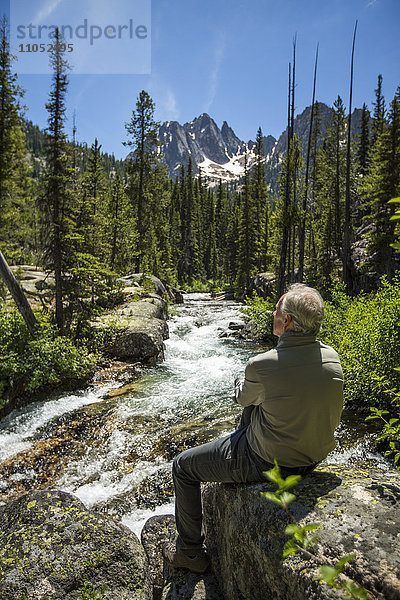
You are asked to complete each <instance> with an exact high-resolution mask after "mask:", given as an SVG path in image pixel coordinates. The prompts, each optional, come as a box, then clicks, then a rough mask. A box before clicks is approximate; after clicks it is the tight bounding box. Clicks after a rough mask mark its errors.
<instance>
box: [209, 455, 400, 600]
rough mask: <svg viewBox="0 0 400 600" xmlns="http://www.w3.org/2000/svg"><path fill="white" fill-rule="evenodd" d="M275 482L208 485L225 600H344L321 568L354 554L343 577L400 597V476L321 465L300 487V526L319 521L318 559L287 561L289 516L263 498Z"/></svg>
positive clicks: (384, 599)
mask: <svg viewBox="0 0 400 600" xmlns="http://www.w3.org/2000/svg"><path fill="white" fill-rule="evenodd" d="M274 489H276V488H275V486H274V485H273V484H272V483H269V482H266V483H260V484H252V485H249V484H242V485H236V484H218V483H211V484H207V485H205V486H204V488H203V494H202V498H203V512H204V525H205V530H206V544H207V547H208V550H209V553H210V557H211V563H212V567H213V570H214V573H215V574H216V575H217V577H218V580H219V583H220V585H221V588H222V590H223V594H224V597H225V598H226V600H265V599H266V598H273V599H274V600H304V599H305V598H307V599H322V600H328V598H329V599H332V598H338V599H339V598H343V594H342V592H341V591H339V590H332V589H331V588H330V587H328V586H327V585H326V584H325V583H321V582H320V580H319V578H318V575H319V566H320V564H327V563H333V564H334V565H335V564H336V563H337V562H338V561H339V559H340V558H342V557H343V556H345V555H348V554H351V553H353V552H354V553H355V555H356V556H355V558H354V560H353V561H351V562H350V563H348V565H347V566H346V567H345V569H344V573H345V575H346V576H347V577H349V578H350V580H352V581H354V582H355V583H356V584H357V585H360V586H362V587H364V588H365V589H366V590H368V591H369V592H371V593H372V594H373V596H371V597H373V598H376V599H377V600H399V598H400V560H399V540H400V474H399V473H398V472H397V471H392V470H380V469H377V468H370V467H369V466H366V465H354V466H349V467H348V466H343V465H328V464H323V465H320V466H319V467H318V468H317V470H316V471H315V472H314V473H312V474H310V475H308V476H307V477H304V478H303V479H302V480H301V482H300V483H299V484H298V485H297V487H296V488H294V493H295V495H296V501H295V502H293V503H292V504H290V509H291V511H292V513H293V514H294V516H295V518H296V520H297V521H299V522H300V524H301V525H305V524H309V523H320V524H321V525H322V529H320V530H318V532H317V533H318V536H319V539H318V541H317V543H316V544H315V546H314V551H315V554H316V559H315V560H313V561H309V560H305V559H304V557H303V556H302V555H300V554H297V555H291V556H290V557H289V558H288V559H287V560H286V561H285V562H282V561H281V557H282V550H283V546H284V544H285V542H286V540H287V539H289V538H288V536H287V535H286V534H285V533H284V530H285V527H286V525H287V524H288V523H289V517H288V515H287V513H286V512H285V511H284V510H283V509H282V508H281V507H280V506H278V505H276V504H273V503H272V502H270V501H268V500H266V499H265V498H264V497H262V496H261V495H260V492H262V491H267V490H269V491H273V490H274Z"/></svg>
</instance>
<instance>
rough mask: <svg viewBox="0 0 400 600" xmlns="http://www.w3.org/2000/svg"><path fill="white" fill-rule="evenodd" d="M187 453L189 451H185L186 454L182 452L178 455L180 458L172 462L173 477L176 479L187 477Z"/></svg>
mask: <svg viewBox="0 0 400 600" xmlns="http://www.w3.org/2000/svg"><path fill="white" fill-rule="evenodd" d="M186 453H187V450H185V451H184V452H181V453H180V454H178V456H175V458H174V460H173V462H172V477H173V478H174V479H175V478H177V477H178V478H181V477H185V475H187V469H186V468H185V467H187V462H188V461H187V457H186Z"/></svg>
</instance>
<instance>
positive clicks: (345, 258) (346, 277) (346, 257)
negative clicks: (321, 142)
mask: <svg viewBox="0 0 400 600" xmlns="http://www.w3.org/2000/svg"><path fill="white" fill-rule="evenodd" d="M356 32H357V21H356V24H355V26H354V34H353V48H352V51H351V73H350V100H349V118H348V122H347V158H346V201H345V209H344V232H343V254H342V264H343V281H344V283H345V285H346V291H347V293H351V292H352V290H353V268H352V267H353V266H352V261H351V251H350V250H351V248H350V234H351V198H350V161H351V153H350V150H351V149H350V142H351V103H352V98H353V63H354V46H355V43H356Z"/></svg>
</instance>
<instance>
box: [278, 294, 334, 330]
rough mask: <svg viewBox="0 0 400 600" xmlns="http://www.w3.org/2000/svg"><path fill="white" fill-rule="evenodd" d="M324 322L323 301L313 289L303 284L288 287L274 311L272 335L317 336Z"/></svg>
mask: <svg viewBox="0 0 400 600" xmlns="http://www.w3.org/2000/svg"><path fill="white" fill-rule="evenodd" d="M323 320H324V301H323V300H322V297H321V294H320V293H319V292H317V290H315V289H314V288H311V287H308V286H307V285H304V284H303V283H294V284H293V285H291V286H290V288H289V289H288V291H287V292H286V294H284V295H283V296H282V297H281V298H280V299H279V300H278V303H277V305H276V310H275V311H274V330H273V332H274V335H276V336H278V337H280V336H281V335H282V333H285V332H286V331H296V332H298V333H304V334H305V335H314V336H315V335H317V334H318V332H319V330H320V329H321V325H322V321H323Z"/></svg>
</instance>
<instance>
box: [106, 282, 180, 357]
mask: <svg viewBox="0 0 400 600" xmlns="http://www.w3.org/2000/svg"><path fill="white" fill-rule="evenodd" d="M125 291H126V292H127V296H126V298H127V300H126V301H125V302H124V303H123V304H121V305H119V306H117V307H116V308H115V309H114V310H113V311H112V312H109V313H107V314H105V315H102V316H101V317H99V318H98V319H96V321H95V323H94V326H95V327H97V328H99V329H101V328H104V327H109V326H111V325H112V326H113V327H114V328H115V329H116V333H115V335H114V336H113V338H112V340H111V342H109V343H108V345H107V346H106V348H105V349H106V351H107V353H108V354H109V355H110V356H113V357H114V358H116V359H118V360H129V361H133V362H136V361H137V362H142V363H145V364H150V365H154V364H155V363H156V362H159V361H162V360H163V359H164V340H165V339H167V338H168V336H169V330H168V325H167V323H166V320H165V319H166V318H167V304H166V302H165V301H164V300H163V299H162V298H160V297H159V296H156V295H154V294H153V295H149V297H147V298H145V299H141V298H140V296H139V295H137V294H136V292H135V288H131V289H130V288H127V289H126V290H125Z"/></svg>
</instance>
